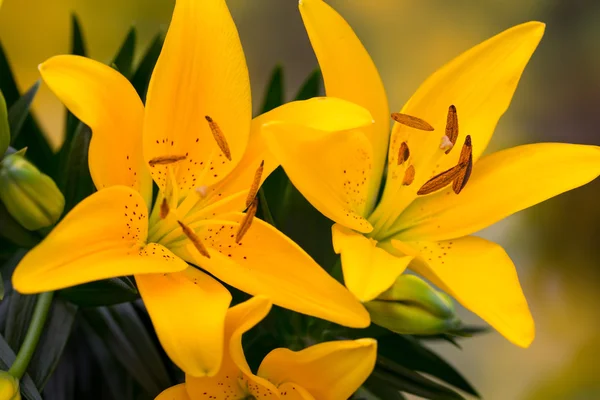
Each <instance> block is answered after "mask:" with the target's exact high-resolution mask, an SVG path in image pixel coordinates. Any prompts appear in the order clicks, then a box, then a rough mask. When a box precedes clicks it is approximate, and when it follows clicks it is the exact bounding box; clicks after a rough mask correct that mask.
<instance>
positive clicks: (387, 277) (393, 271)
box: [331, 224, 412, 303]
mask: <svg viewBox="0 0 600 400" xmlns="http://www.w3.org/2000/svg"><path fill="white" fill-rule="evenodd" d="M331 230H332V234H333V249H334V250H335V252H336V253H337V254H341V255H342V270H343V272H344V283H345V284H346V287H347V288H348V289H349V290H350V291H351V292H352V293H354V295H355V296H356V297H358V299H359V300H360V301H362V302H363V303H364V302H367V301H371V300H373V299H374V298H375V297H377V296H379V295H380V294H381V293H383V292H384V291H386V290H387V289H388V288H389V287H390V286H392V285H393V284H394V282H395V281H396V278H397V277H398V276H399V275H400V274H401V273H402V272H404V270H405V269H406V267H407V266H408V264H409V263H410V261H411V260H412V257H411V256H405V257H396V256H394V255H392V254H390V253H388V252H387V251H385V250H384V249H382V248H380V247H377V241H375V240H373V239H370V238H367V237H365V236H363V235H361V234H360V233H357V232H354V231H352V230H350V229H348V228H344V227H343V226H341V225H339V224H335V225H334V226H333V227H332V229H331Z"/></svg>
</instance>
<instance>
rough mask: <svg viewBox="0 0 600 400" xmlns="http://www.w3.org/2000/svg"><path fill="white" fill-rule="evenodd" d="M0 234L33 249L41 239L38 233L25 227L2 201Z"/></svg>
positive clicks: (16, 243)
mask: <svg viewBox="0 0 600 400" xmlns="http://www.w3.org/2000/svg"><path fill="white" fill-rule="evenodd" d="M0 236H2V237H3V238H5V239H6V240H7V241H9V242H11V243H13V244H15V245H17V246H19V247H23V248H26V249H31V248H32V247H33V246H35V245H36V244H38V243H39V242H40V240H41V238H40V237H39V236H38V235H37V234H36V233H34V232H30V231H28V230H27V229H25V228H23V227H22V226H21V224H19V223H18V222H17V221H16V220H15V219H14V218H13V217H12V215H10V213H9V212H8V210H7V209H6V206H4V204H2V203H0Z"/></svg>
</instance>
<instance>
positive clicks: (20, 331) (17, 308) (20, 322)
mask: <svg viewBox="0 0 600 400" xmlns="http://www.w3.org/2000/svg"><path fill="white" fill-rule="evenodd" d="M36 297H37V296H36V295H24V294H20V293H19V292H17V291H15V290H13V291H12V293H11V295H10V298H9V300H8V301H9V305H8V316H7V319H6V330H5V331H4V336H5V338H6V341H7V342H8V344H9V346H10V347H11V348H13V349H18V348H20V347H21V344H23V340H24V339H25V335H26V334H27V328H29V324H30V323H31V316H32V314H33V308H34V307H35V302H36Z"/></svg>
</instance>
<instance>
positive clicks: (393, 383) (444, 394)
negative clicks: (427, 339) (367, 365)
mask: <svg viewBox="0 0 600 400" xmlns="http://www.w3.org/2000/svg"><path fill="white" fill-rule="evenodd" d="M372 375H373V376H374V377H376V379H379V380H381V381H382V382H383V383H385V384H387V385H388V386H390V387H392V388H394V389H396V390H400V391H402V392H405V393H410V394H414V395H416V396H420V397H424V398H426V399H430V400H464V397H463V396H461V395H460V394H458V393H456V392H455V391H453V390H451V389H449V388H447V387H445V386H442V385H440V384H439V383H437V382H434V381H432V380H431V379H429V378H426V377H424V376H422V375H420V374H418V373H417V372H415V371H412V370H410V369H408V368H405V367H403V366H401V365H400V364H397V363H395V362H393V361H391V360H389V359H386V358H385V357H381V356H377V363H376V366H375V370H374V371H373V374H372Z"/></svg>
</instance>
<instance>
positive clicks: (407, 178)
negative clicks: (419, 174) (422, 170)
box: [402, 165, 415, 186]
mask: <svg viewBox="0 0 600 400" xmlns="http://www.w3.org/2000/svg"><path fill="white" fill-rule="evenodd" d="M414 180H415V167H414V166H413V165H410V166H409V167H408V168H406V171H404V178H402V184H403V185H404V186H408V185H410V184H411V183H413V181H414Z"/></svg>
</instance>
